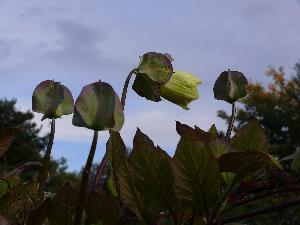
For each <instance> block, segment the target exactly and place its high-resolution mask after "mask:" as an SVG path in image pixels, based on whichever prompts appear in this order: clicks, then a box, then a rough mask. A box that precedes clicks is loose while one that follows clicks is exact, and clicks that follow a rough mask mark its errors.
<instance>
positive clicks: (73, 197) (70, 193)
mask: <svg viewBox="0 0 300 225" xmlns="http://www.w3.org/2000/svg"><path fill="white" fill-rule="evenodd" d="M77 197H78V193H77V192H76V191H75V190H74V189H73V187H72V186H71V185H70V184H69V183H66V184H65V185H64V186H63V187H62V188H61V189H60V191H59V192H58V193H57V194H56V195H55V196H54V198H53V199H52V200H51V204H50V209H49V211H48V219H49V222H50V224H51V225H69V224H70V225H71V224H73V215H74V212H75V209H76V203H77Z"/></svg>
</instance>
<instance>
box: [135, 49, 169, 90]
mask: <svg viewBox="0 0 300 225" xmlns="http://www.w3.org/2000/svg"><path fill="white" fill-rule="evenodd" d="M138 73H143V74H147V76H149V77H150V78H151V79H152V80H153V81H156V82H158V83H159V84H161V85H163V84H165V83H167V82H168V81H169V80H170V78H171V76H172V74H173V66H172V63H171V60H170V59H169V57H168V56H167V55H165V54H161V53H157V52H148V53H146V54H144V55H143V56H142V57H141V61H140V65H139V67H138ZM137 76H139V74H138V75H137Z"/></svg>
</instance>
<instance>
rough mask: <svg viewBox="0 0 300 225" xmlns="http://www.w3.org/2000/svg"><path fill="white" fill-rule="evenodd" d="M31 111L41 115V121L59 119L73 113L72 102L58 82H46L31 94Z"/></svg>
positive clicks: (65, 88) (70, 96)
mask: <svg viewBox="0 0 300 225" xmlns="http://www.w3.org/2000/svg"><path fill="white" fill-rule="evenodd" d="M32 110H33V111H34V112H39V113H43V114H44V116H43V119H46V118H49V119H52V118H59V117H61V116H62V115H68V114H72V113H73V110H74V100H73V97H72V94H71V92H70V90H69V89H68V88H67V87H65V86H64V85H62V84H60V83H59V82H54V81H51V80H46V81H43V82H42V83H40V84H39V85H38V86H37V87H36V88H35V90H34V92H33V95H32Z"/></svg>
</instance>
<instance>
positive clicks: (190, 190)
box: [173, 137, 221, 212]
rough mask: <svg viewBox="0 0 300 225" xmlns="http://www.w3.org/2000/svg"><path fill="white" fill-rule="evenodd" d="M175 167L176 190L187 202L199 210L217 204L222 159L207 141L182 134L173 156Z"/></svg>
mask: <svg viewBox="0 0 300 225" xmlns="http://www.w3.org/2000/svg"><path fill="white" fill-rule="evenodd" d="M173 170H174V175H175V186H174V187H175V193H176V195H177V197H178V198H179V199H181V201H182V202H183V203H184V204H186V205H187V206H189V207H191V208H192V209H194V210H196V211H198V212H204V211H206V210H208V209H209V208H211V207H212V206H213V205H214V203H215V202H216V200H217V199H218V196H219V188H220V183H221V175H220V170H219V165H218V162H217V160H216V159H215V158H214V156H213V155H212V152H211V151H210V150H209V149H207V148H206V146H205V143H203V142H200V141H197V140H193V139H189V138H187V137H182V138H181V139H180V141H179V143H178V145H177V149H176V152H175V155H174V158H173ZM212 178H213V179H212Z"/></svg>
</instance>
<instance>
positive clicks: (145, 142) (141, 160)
mask: <svg viewBox="0 0 300 225" xmlns="http://www.w3.org/2000/svg"><path fill="white" fill-rule="evenodd" d="M129 160H130V164H131V165H132V168H133V170H134V172H135V185H136V187H137V189H138V190H139V191H140V192H142V193H143V194H144V198H145V199H146V201H148V202H151V206H152V211H153V212H154V213H155V214H157V216H158V215H159V213H160V212H162V211H164V210H173V208H174V207H175V206H176V203H177V199H176V197H175V193H174V190H173V185H174V175H173V171H172V164H171V158H170V156H169V155H168V154H167V153H166V152H164V151H163V150H162V149H160V148H159V147H155V146H154V144H153V142H152V141H151V140H150V138H149V137H148V136H146V135H145V134H143V133H142V132H141V131H140V130H139V129H138V130H137V132H136V134H135V137H134V140H133V150H132V153H131V155H130V159H129Z"/></svg>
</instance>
